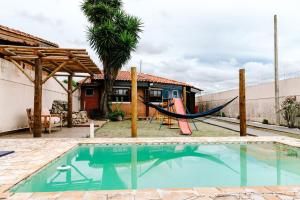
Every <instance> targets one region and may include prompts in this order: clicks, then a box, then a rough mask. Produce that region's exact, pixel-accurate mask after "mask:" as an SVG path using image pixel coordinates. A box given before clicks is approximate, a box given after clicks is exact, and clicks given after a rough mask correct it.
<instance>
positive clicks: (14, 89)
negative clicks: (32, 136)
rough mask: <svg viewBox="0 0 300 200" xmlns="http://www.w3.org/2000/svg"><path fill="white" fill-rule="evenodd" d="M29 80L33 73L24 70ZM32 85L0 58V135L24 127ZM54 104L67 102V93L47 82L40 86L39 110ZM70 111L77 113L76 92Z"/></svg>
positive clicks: (77, 98) (31, 103) (77, 99)
mask: <svg viewBox="0 0 300 200" xmlns="http://www.w3.org/2000/svg"><path fill="white" fill-rule="evenodd" d="M28 72H29V73H30V74H31V76H32V77H34V72H33V71H30V70H28ZM33 99H34V88H33V83H31V81H29V80H28V78H27V77H26V76H25V75H24V74H23V73H22V72H21V71H20V70H19V69H18V68H17V67H16V66H15V65H14V64H12V63H11V62H8V61H6V60H4V59H1V58H0V133H1V132H6V131H12V130H17V129H21V128H26V127H28V125H27V115H26V108H33ZM54 100H65V101H67V93H66V91H64V89H63V88H62V87H61V86H60V85H59V84H58V83H57V82H56V81H55V80H54V79H53V78H50V79H49V80H48V81H47V82H46V83H45V84H44V85H43V103H42V107H45V108H49V109H50V108H51V106H52V102H53V101H54ZM73 109H74V111H78V110H79V109H80V97H79V92H78V91H76V92H75V93H74V96H73Z"/></svg>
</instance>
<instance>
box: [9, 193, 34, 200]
mask: <svg viewBox="0 0 300 200" xmlns="http://www.w3.org/2000/svg"><path fill="white" fill-rule="evenodd" d="M31 195H32V193H15V194H13V195H12V196H10V197H9V198H8V199H9V200H28V199H30V197H31Z"/></svg>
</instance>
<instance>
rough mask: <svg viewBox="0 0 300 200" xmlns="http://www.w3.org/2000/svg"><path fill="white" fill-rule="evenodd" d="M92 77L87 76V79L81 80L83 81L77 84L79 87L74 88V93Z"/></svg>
mask: <svg viewBox="0 0 300 200" xmlns="http://www.w3.org/2000/svg"><path fill="white" fill-rule="evenodd" d="M90 78H91V77H86V78H85V79H83V81H82V82H81V83H79V84H78V85H77V87H76V88H75V89H74V90H72V93H74V92H75V91H76V90H78V89H79V88H80V87H81V86H82V85H83V84H84V83H85V82H86V81H87V80H89V79H90Z"/></svg>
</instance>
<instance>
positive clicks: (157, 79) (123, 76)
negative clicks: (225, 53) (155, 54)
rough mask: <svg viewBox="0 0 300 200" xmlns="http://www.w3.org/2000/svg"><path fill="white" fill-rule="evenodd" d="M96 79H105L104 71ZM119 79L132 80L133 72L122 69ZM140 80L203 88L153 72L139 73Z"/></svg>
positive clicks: (138, 78)
mask: <svg viewBox="0 0 300 200" xmlns="http://www.w3.org/2000/svg"><path fill="white" fill-rule="evenodd" d="M94 79H95V80H103V79H104V73H101V74H97V75H95V77H94ZM116 80H117V81H131V73H130V72H129V71H120V72H119V73H118V76H117V78H116ZM137 80H138V82H149V83H161V84H168V85H180V86H189V87H193V88H195V89H198V90H201V89H199V88H196V87H194V86H192V85H190V84H187V83H184V82H179V81H175V80H171V79H167V78H163V77H159V76H154V75H151V74H145V73H138V77H137ZM86 83H90V81H87V82H86Z"/></svg>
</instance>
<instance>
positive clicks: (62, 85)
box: [53, 76, 69, 93]
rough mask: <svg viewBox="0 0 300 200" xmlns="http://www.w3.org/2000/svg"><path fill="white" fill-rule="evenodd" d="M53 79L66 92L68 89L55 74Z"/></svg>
mask: <svg viewBox="0 0 300 200" xmlns="http://www.w3.org/2000/svg"><path fill="white" fill-rule="evenodd" d="M53 78H54V80H56V82H57V83H58V84H59V85H60V86H61V87H62V88H63V89H64V90H65V91H66V92H67V93H68V92H69V90H68V89H67V88H66V87H65V86H64V84H62V83H61V81H59V80H58V79H57V78H56V77H55V76H53Z"/></svg>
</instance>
